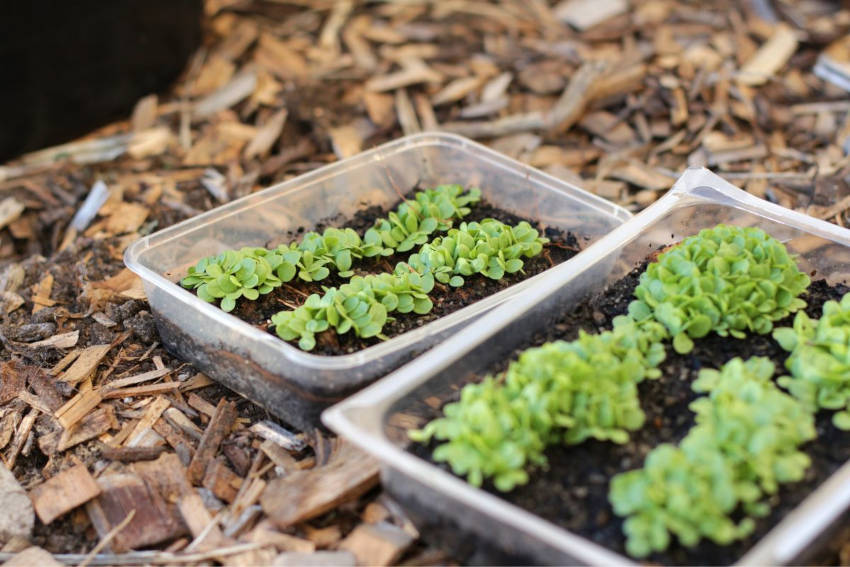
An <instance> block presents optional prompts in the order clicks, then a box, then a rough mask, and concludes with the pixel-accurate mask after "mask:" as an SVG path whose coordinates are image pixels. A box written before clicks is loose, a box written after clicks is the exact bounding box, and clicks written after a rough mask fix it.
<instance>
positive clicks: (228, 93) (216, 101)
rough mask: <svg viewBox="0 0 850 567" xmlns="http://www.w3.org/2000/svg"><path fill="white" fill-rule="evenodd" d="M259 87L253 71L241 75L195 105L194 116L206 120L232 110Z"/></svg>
mask: <svg viewBox="0 0 850 567" xmlns="http://www.w3.org/2000/svg"><path fill="white" fill-rule="evenodd" d="M256 86H257V74H256V73H255V72H253V71H245V72H243V73H239V74H238V75H236V76H235V77H233V79H232V80H231V81H230V82H229V83H227V84H226V85H224V86H222V87H221V88H219V89H218V90H216V91H215V92H214V93H212V94H210V95H208V96H206V97H204V98H202V99H201V100H199V101H198V102H196V103H195V107H194V112H193V115H194V117H195V118H205V117H207V116H210V115H212V114H215V113H216V112H218V111H220V110H224V109H226V108H230V107H231V106H233V105H234V104H236V103H238V102H239V101H241V100H242V99H244V98H247V97H248V96H249V95H250V94H251V93H252V92H254V87H256Z"/></svg>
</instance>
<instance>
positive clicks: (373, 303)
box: [272, 271, 434, 350]
mask: <svg viewBox="0 0 850 567" xmlns="http://www.w3.org/2000/svg"><path fill="white" fill-rule="evenodd" d="M433 287H434V278H433V277H432V276H431V275H430V274H425V275H420V274H418V273H416V272H412V271H408V272H407V273H405V274H402V275H396V274H377V275H368V276H365V277H361V276H354V277H352V278H351V281H349V282H348V283H346V284H343V285H341V286H340V287H339V288H334V287H332V288H327V289H326V291H325V293H324V295H321V296H320V295H318V294H313V295H311V296H310V297H308V298H307V301H306V302H305V303H304V304H303V305H301V306H299V307H298V308H296V309H293V310H291V311H281V312H279V313H276V314H275V315H273V316H272V324H274V325H275V332H276V333H277V335H278V336H279V337H280V338H282V339H283V340H286V341H291V340H295V339H298V346H299V347H300V348H301V349H302V350H312V349H313V348H314V347H315V346H316V335H317V334H318V333H321V332H322V331H327V330H328V329H333V330H334V331H335V332H336V333H337V334H340V335H341V334H344V333H347V332H349V331H352V332H354V334H355V335H357V336H358V337H361V338H369V337H379V338H386V337H384V336H383V335H382V334H381V331H382V330H383V327H384V325H385V324H386V322H387V321H388V320H389V318H388V313H392V312H399V313H409V312H411V311H413V312H415V313H419V314H424V313H428V312H429V311H430V310H431V308H432V307H433V304H432V302H431V300H430V299H429V298H428V292H430V291H431V289H432V288H433Z"/></svg>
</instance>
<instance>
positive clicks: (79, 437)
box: [56, 405, 118, 451]
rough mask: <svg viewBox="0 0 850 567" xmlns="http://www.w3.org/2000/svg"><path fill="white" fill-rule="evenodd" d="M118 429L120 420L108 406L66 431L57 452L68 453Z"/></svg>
mask: <svg viewBox="0 0 850 567" xmlns="http://www.w3.org/2000/svg"><path fill="white" fill-rule="evenodd" d="M117 428H118V420H117V419H115V409H114V408H113V407H112V406H109V405H106V406H105V407H102V408H98V409H96V410H95V411H93V412H91V413H90V414H88V415H87V416H86V417H84V418H83V419H81V420H80V421H79V422H77V423H76V424H74V425H72V426H71V427H70V428H69V429H65V430H64V431H63V432H62V435H61V437H59V440H58V443H57V446H56V450H57V451H66V450H68V449H70V448H71V447H74V446H75V445H79V444H80V443H84V442H86V441H89V440H91V439H94V438H96V437H99V436H100V435H103V434H104V433H106V432H107V431H109V430H110V429H117Z"/></svg>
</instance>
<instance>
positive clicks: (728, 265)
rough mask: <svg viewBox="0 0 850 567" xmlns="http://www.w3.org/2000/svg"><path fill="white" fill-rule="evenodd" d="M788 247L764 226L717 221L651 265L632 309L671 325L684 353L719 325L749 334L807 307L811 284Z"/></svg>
mask: <svg viewBox="0 0 850 567" xmlns="http://www.w3.org/2000/svg"><path fill="white" fill-rule="evenodd" d="M809 281H810V280H809V277H808V276H807V275H806V274H804V273H803V272H801V271H800V270H799V268H798V267H797V264H796V263H795V261H794V258H793V256H791V255H790V254H789V253H788V251H787V250H786V248H785V246H784V245H783V244H782V243H781V242H779V241H778V240H776V239H775V238H773V237H771V236H769V235H768V234H766V233H765V232H764V231H763V230H761V229H758V228H751V227H747V228H742V227H736V226H726V225H718V226H716V227H715V228H712V229H706V230H702V231H700V232H699V234H697V235H696V236H691V237H688V238H686V239H685V240H683V241H682V242H681V243H680V244H678V245H676V246H674V247H672V248H671V249H669V250H668V251H666V252H664V253H662V254H660V255H659V256H658V260H657V261H656V262H653V263H651V264H649V266H647V269H646V271H645V272H644V273H643V274H641V277H640V284H639V285H638V286H637V288H636V289H635V297H636V298H637V299H636V300H635V301H633V302H632V303H631V304H630V305H629V313H630V314H631V315H632V317H634V318H635V319H636V320H638V321H642V320H644V319H647V318H650V317H652V318H654V319H655V320H657V321H659V322H661V323H662V324H664V326H665V327H667V329H668V331H669V332H670V334H671V336H672V337H673V347H674V348H675V349H676V351H677V352H679V353H686V352H690V350H691V349H692V348H693V340H692V339H696V338H700V337H704V336H705V335H707V334H708V333H709V332H711V331H714V332H716V333H717V334H719V335H721V336H727V335H732V336H733V337H736V338H743V337H744V336H745V334H746V333H747V332H755V333H759V334H765V333H769V332H770V331H771V330H772V329H773V322H774V321H777V320H779V319H782V318H784V317H786V316H787V315H788V314H790V313H793V312H795V311H798V310H799V309H801V308H803V307H805V305H806V303H805V301H803V300H802V299H800V298H799V295H800V294H801V293H802V292H803V291H805V290H806V288H807V287H808V285H809Z"/></svg>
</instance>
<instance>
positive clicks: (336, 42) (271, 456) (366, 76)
mask: <svg viewBox="0 0 850 567" xmlns="http://www.w3.org/2000/svg"><path fill="white" fill-rule="evenodd" d="M205 14H206V29H207V32H206V33H207V37H206V40H205V43H204V47H203V49H202V50H200V51H199V52H198V55H197V57H196V58H194V59H193V61H192V63H191V64H190V65H189V66H188V68H187V70H186V72H185V75H184V77H183V78H182V79H181V80H180V81H179V83H178V84H177V85H175V87H174V89H173V91H172V92H170V93H160V94H159V95H150V96H147V97H145V98H143V99H141V100H140V101H139V102H138V104H137V105H136V107H135V109H132V112H131V109H128V111H127V115H126V116H125V117H124V118H125V119H124V120H121V121H118V122H115V123H114V124H111V125H108V126H106V127H104V128H102V129H100V130H98V131H96V132H92V133H90V134H88V135H87V136H85V137H83V138H80V139H78V140H72V141H70V142H68V143H66V144H62V145H60V146H56V147H52V148H46V149H44V150H40V151H38V152H33V153H31V154H28V155H26V156H22V157H21V158H20V159H18V160H16V161H14V162H10V163H8V164H3V165H0V192H2V195H0V340H2V343H0V344H2V347H0V348H2V351H0V352H2V354H0V451H2V454H0V456H2V460H3V463H4V464H5V467H6V468H8V469H9V470H11V471H12V473H13V474H14V477H15V478H16V479H17V482H18V483H20V485H21V486H23V487H24V488H25V489H26V490H27V492H29V494H30V496H32V497H33V502H34V503H36V510H38V509H41V512H40V513H39V517H38V518H36V519H35V520H34V524H35V525H34V529H33V530H32V534H31V535H29V534H28V536H27V537H30V538H31V539H30V541H29V543H25V544H24V545H23V546H19V547H15V549H14V550H11V551H22V553H21V555H20V557H21V559H20V560H19V562H20V561H24V562H32V561H34V559H27V557H40V558H41V560H40V561H38V562H43V563H44V564H47V562H48V559H47V558H46V556H44V555H42V556H36V555H34V554H37V553H39V551H38V548H32V549H27V550H26V551H24V548H25V547H28V546H29V545H30V544H32V545H36V546H38V547H39V548H42V549H43V550H45V551H46V552H49V553H51V554H63V555H61V557H62V561H63V562H66V563H80V562H82V561H84V560H85V559H86V554H87V553H88V552H89V551H92V550H93V549H95V546H96V545H97V544H98V542H99V541H105V542H106V548H105V549H102V550H99V551H98V553H97V554H96V555H95V559H94V560H95V561H96V562H97V563H99V564H109V563H114V562H115V561H113V559H114V558H115V557H117V556H115V555H112V554H113V553H117V552H121V553H122V554H123V555H122V557H123V558H124V559H125V560H127V561H137V562H138V563H140V564H151V563H153V564H162V563H168V562H170V561H173V562H175V563H188V562H190V561H195V562H210V561H213V560H215V561H219V562H229V563H232V564H235V565H237V564H248V563H251V562H254V563H257V562H266V563H269V562H272V563H274V564H280V565H289V564H299V565H300V564H309V563H311V562H312V563H315V564H326V563H332V564H348V563H351V564H353V563H354V562H355V561H359V562H360V563H368V564H379V563H387V562H391V563H396V562H404V561H406V560H411V561H415V560H424V559H422V558H428V557H434V558H436V559H434V561H446V560H449V561H450V559H446V558H444V557H443V556H441V555H439V554H437V555H434V554H433V553H432V554H431V555H429V553H430V552H433V551H434V550H433V549H430V550H429V549H425V550H424V551H423V549H422V546H421V545H414V544H413V543H412V542H411V541H410V538H414V537H415V529H414V528H413V527H412V525H410V524H409V520H403V519H401V516H402V515H400V514H399V513H398V511H397V510H395V509H394V508H393V507H392V506H390V505H389V504H387V502H388V500H387V499H386V497H384V496H381V495H380V492H379V491H378V490H373V487H374V486H375V485H376V484H377V482H378V477H377V465H376V464H375V463H374V461H372V460H371V459H369V458H368V457H366V456H365V455H364V454H362V453H360V452H359V451H356V450H355V449H354V448H353V447H351V446H348V445H346V444H344V443H343V444H338V443H337V442H336V441H333V440H329V439H328V438H327V437H323V436H321V435H320V436H318V437H315V436H313V435H312V433H311V432H304V433H299V432H297V431H294V430H292V428H291V427H290V426H289V425H287V424H285V423H279V422H278V421H276V420H272V419H269V417H268V415H267V414H266V413H265V412H263V411H262V410H260V409H259V408H257V407H256V406H254V405H252V404H250V403H246V402H245V401H244V400H242V399H241V398H240V397H239V396H238V395H236V394H234V393H232V392H228V391H226V390H224V389H223V388H221V387H219V386H216V385H214V384H213V383H212V382H211V381H210V380H209V378H207V377H206V376H204V375H203V374H199V373H197V371H196V370H194V369H192V368H191V367H188V366H186V365H184V364H183V363H182V362H181V361H179V360H177V359H176V358H174V357H173V356H172V355H171V354H169V353H168V352H167V351H166V350H165V348H164V346H163V345H162V344H161V340H160V337H159V335H158V333H157V330H156V326H155V319H154V315H155V314H154V313H152V312H151V309H150V307H149V305H148V304H147V302H146V295H145V291H144V288H143V286H142V282H141V280H140V279H139V278H138V277H137V276H135V275H134V274H133V273H132V272H131V271H130V270H128V269H127V268H125V267H124V265H123V263H122V256H123V253H124V251H125V250H126V248H127V246H128V245H129V244H130V243H132V242H134V241H135V240H136V239H138V238H139V237H142V236H145V235H147V234H150V233H151V232H153V231H156V230H159V229H161V228H164V227H167V226H170V225H173V224H175V223H177V222H179V221H182V220H185V219H186V218H188V217H191V216H194V215H196V214H199V213H201V212H203V211H206V210H209V209H211V208H212V207H214V206H217V205H219V204H221V203H224V202H228V201H230V200H232V199H236V198H238V197H242V196H245V195H249V194H251V193H253V192H255V191H257V190H259V189H261V188H263V187H267V186H270V185H273V184H276V183H279V182H283V181H286V180H289V179H291V178H293V177H294V176H296V175H299V174H301V173H304V172H308V171H311V170H313V169H315V168H316V167H319V166H321V165H324V164H327V163H329V162H331V161H334V160H337V159H342V158H345V157H348V156H351V155H353V154H355V153H357V152H359V151H361V150H366V149H369V148H372V147H374V146H375V145H377V144H379V143H382V142H385V141H388V140H391V139H395V138H397V137H399V136H400V135H401V134H402V133H404V134H411V133H416V132H421V131H431V130H441V131H445V132H454V133H458V134H462V135H465V136H469V137H472V138H475V139H477V140H479V141H480V142H482V143H485V144H487V145H490V146H492V147H494V148H497V149H498V150H499V151H501V152H503V153H507V154H509V155H510V156H512V157H514V158H516V159H518V160H520V161H521V162H523V163H527V164H529V165H531V166H533V167H539V168H541V169H543V170H544V171H545V172H547V173H549V174H551V175H554V176H556V177H558V178H561V179H564V180H566V181H568V182H570V183H573V184H576V185H578V186H579V187H582V188H584V189H587V190H589V191H591V192H594V193H596V194H597V195H599V196H601V197H603V198H606V199H609V200H612V201H614V202H617V203H618V204H620V205H623V206H625V207H627V208H629V209H630V210H632V211H638V210H640V209H642V208H643V207H646V206H647V205H649V204H651V203H652V202H654V200H655V199H657V198H658V196H660V195H661V194H662V193H663V192H664V190H666V189H667V188H669V187H670V186H671V185H672V183H673V181H674V179H675V178H676V177H677V176H678V175H679V174H680V173H681V172H683V171H684V170H685V169H686V168H687V167H688V166H691V165H707V166H709V167H711V168H712V169H714V170H716V171H717V172H718V173H720V174H721V175H723V176H725V177H726V178H728V179H729V180H730V181H732V182H733V183H736V184H738V185H740V186H743V187H744V188H746V189H747V190H748V191H750V192H751V193H753V194H754V195H757V196H759V197H763V198H766V199H768V200H771V201H773V202H777V203H779V204H781V205H783V206H786V207H789V208H792V209H795V210H798V211H802V212H806V213H808V214H810V215H812V216H815V217H818V218H822V219H825V220H828V221H832V222H835V223H837V224H839V225H842V226H847V224H848V222H850V182H848V179H850V177H848V176H850V158H848V155H850V103H848V102H847V101H846V100H845V99H846V91H845V90H842V88H843V89H849V90H850V81H846V77H848V76H850V71H848V70H850V63H849V62H850V55H848V54H850V47H848V46H850V42H848V39H847V38H848V37H850V36H848V32H850V9H848V7H847V6H846V4H844V5H842V6H839V5H837V4H835V5H827V3H823V2H801V3H793V2H761V1H759V2H742V3H725V2H724V3H700V4H698V5H697V4H695V3H688V2H682V1H679V0H651V1H646V2H627V1H625V0H593V1H589V0H548V1H547V0H529V1H528V2H495V3H494V2H479V1H476V0H452V1H446V2H396V3H362V2H348V1H345V2H333V1H330V0H298V1H294V2H263V1H260V0H245V1H241V0H240V1H238V2H235V1H232V0H206V10H205ZM816 61H818V65H817V67H816V68H814V65H815V62H816ZM817 69H819V70H817ZM821 76H823V77H824V78H825V79H826V80H824V79H822V78H820V77H821ZM842 77H843V79H842ZM827 81H833V82H835V85H833V84H830V83H829V82H827ZM836 85H838V86H836ZM804 245H805V243H804V242H803V240H802V239H801V242H800V244H799V246H804ZM812 245H813V246H814V245H816V244H812ZM180 276H181V274H179V273H172V274H167V277H168V278H170V279H171V280H172V281H176V280H177V279H179V277H180ZM413 420H414V418H413V417H411V420H409V421H408V422H407V425H410V424H411V423H413V422H414V421H413ZM314 437H315V438H314ZM80 467H82V468H80ZM0 473H2V471H0ZM63 475H65V476H63ZM74 475H78V476H79V478H77V477H76V476H74ZM72 477H73V479H75V480H74V482H75V483H77V482H79V485H80V487H79V488H77V487H76V486H75V489H74V490H73V491H68V490H67V484H66V483H69V482H70V481H67V480H64V479H68V478H72ZM50 491H54V492H55V493H56V494H57V495H58V496H55V497H54V496H48V493H50V494H52V492H50ZM81 498H85V500H80V499H81ZM0 499H2V496H0ZM132 510H136V511H135V515H133V516H132V518H131V519H130V520H129V522H128V524H127V525H126V526H125V527H123V528H122V529H121V530H120V531H119V532H117V533H115V534H113V530H115V529H116V528H117V527H120V526H121V524H122V522H124V521H125V520H127V518H128V517H129V515H130V513H131V511H132ZM42 516H43V517H42ZM390 522H391V523H392V525H390ZM46 523H50V525H49V526H46V525H45V524H46ZM22 525H23V526H24V527H26V523H24V524H22ZM0 526H2V521H0ZM387 526H389V527H387ZM398 526H401V527H398ZM399 530H401V532H400V533H399ZM60 532H61V533H60ZM111 534H112V535H111ZM402 534H404V535H402ZM110 535H111V538H110ZM0 537H2V533H0ZM137 547H148V548H150V549H149V551H144V552H135V551H128V550H131V549H134V548H137ZM835 547H840V545H836V546H835ZM847 549H850V548H848V547H847V546H845V553H844V554H845V555H848V553H847V551H846V550H847ZM317 550H318V551H317ZM7 551H10V550H7ZM11 551H10V553H7V554H6V555H2V556H0V557H2V559H8V558H10V557H13V555H12V554H11ZM124 552H126V553H124ZM314 552H315V554H314ZM417 553H419V554H421V555H419V556H416V557H413V555H414V554H417ZM27 554H29V555H27ZM304 554H310V555H304ZM133 558H135V559H133ZM836 560H837V559H836ZM13 561H14V559H13Z"/></svg>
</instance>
